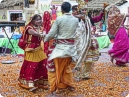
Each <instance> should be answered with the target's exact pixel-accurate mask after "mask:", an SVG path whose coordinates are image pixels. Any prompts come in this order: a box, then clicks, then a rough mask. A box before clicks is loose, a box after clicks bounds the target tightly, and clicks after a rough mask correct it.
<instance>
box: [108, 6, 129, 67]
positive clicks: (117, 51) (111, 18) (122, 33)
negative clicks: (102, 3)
mask: <svg viewBox="0 0 129 97" xmlns="http://www.w3.org/2000/svg"><path fill="white" fill-rule="evenodd" d="M126 17H129V14H127V15H125V14H121V13H120V10H119V9H118V8H117V7H116V6H112V7H111V8H110V10H109V14H108V31H109V32H110V34H111V35H113V36H115V40H114V45H113V47H112V49H111V50H109V52H108V53H109V55H110V56H111V61H112V62H113V60H114V59H115V60H116V65H118V66H124V64H126V63H129V38H128V34H127V32H126V29H125V28H124V21H125V18H126Z"/></svg>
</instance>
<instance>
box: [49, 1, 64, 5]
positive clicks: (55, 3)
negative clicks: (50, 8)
mask: <svg viewBox="0 0 129 97" xmlns="http://www.w3.org/2000/svg"><path fill="white" fill-rule="evenodd" d="M62 3H63V0H52V2H51V5H56V6H60V5H61V4H62Z"/></svg>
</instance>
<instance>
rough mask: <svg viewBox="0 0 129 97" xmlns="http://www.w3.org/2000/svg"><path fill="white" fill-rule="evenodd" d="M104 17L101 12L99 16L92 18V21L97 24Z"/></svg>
mask: <svg viewBox="0 0 129 97" xmlns="http://www.w3.org/2000/svg"><path fill="white" fill-rule="evenodd" d="M103 15H104V14H103V12H101V13H100V14H99V15H98V16H95V17H92V20H93V21H94V23H97V22H99V21H101V20H102V18H103Z"/></svg>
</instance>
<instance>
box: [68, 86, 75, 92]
mask: <svg viewBox="0 0 129 97" xmlns="http://www.w3.org/2000/svg"><path fill="white" fill-rule="evenodd" d="M67 89H68V90H69V91H70V92H73V91H74V90H75V88H74V87H68V88H67Z"/></svg>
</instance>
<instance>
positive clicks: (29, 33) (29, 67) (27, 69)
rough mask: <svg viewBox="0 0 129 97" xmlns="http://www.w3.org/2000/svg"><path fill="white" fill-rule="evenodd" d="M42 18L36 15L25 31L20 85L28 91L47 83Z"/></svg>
mask: <svg viewBox="0 0 129 97" xmlns="http://www.w3.org/2000/svg"><path fill="white" fill-rule="evenodd" d="M41 25H42V17H41V16H40V15H38V14H36V15H34V16H33V17H32V19H31V21H30V22H29V23H28V24H27V25H26V27H25V30H24V33H23V34H24V37H25V38H24V41H26V42H27V44H26V47H25V49H24V51H25V56H24V62H23V65H22V67H21V70H20V76H19V85H20V86H21V87H23V88H26V89H32V88H34V87H40V86H41V85H43V87H44V82H45V81H47V78H48V76H47V69H46V66H45V64H44V60H45V59H46V58H47V56H46V54H45V53H44V51H43V49H42V48H41V41H42V39H43V34H41V32H40V31H41ZM39 83H40V84H39Z"/></svg>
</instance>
